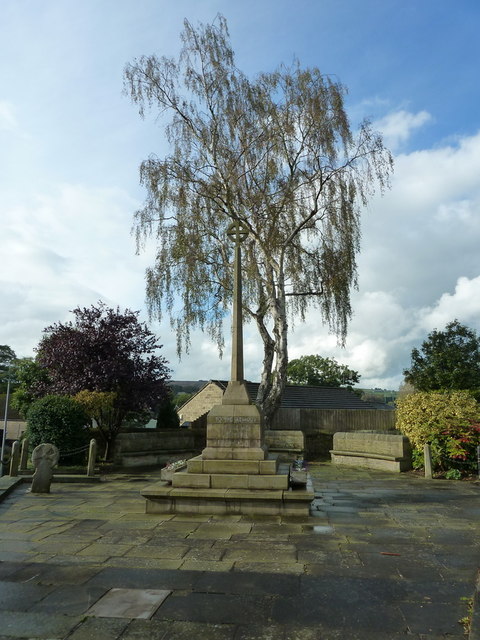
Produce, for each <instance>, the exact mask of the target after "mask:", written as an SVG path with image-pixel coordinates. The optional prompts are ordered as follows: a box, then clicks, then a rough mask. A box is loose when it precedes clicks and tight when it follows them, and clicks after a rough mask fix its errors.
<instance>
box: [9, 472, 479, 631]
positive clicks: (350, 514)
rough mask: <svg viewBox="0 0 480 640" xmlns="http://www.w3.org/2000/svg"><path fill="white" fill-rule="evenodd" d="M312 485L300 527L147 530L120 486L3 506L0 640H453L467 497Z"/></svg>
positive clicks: (464, 587) (453, 487)
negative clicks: (312, 493) (311, 499)
mask: <svg viewBox="0 0 480 640" xmlns="http://www.w3.org/2000/svg"><path fill="white" fill-rule="evenodd" d="M311 473H312V479H313V483H314V488H315V495H316V498H315V501H314V503H313V505H312V512H311V516H310V517H307V518H280V517H262V518H247V517H241V516H228V517H210V516H199V515H197V516H186V515H183V516H181V515H173V514H165V515H163V514H162V515H160V514H158V515H150V514H145V513H144V502H143V499H142V498H141V497H140V495H139V488H141V485H140V483H139V482H137V480H138V478H135V482H132V478H128V477H122V476H118V477H115V478H110V479H107V481H105V482H103V483H100V484H96V485H91V486H85V485H83V486H82V485H68V486H67V485H57V484H54V485H52V493H51V494H49V495H46V496H35V495H32V494H29V493H27V492H26V487H25V486H23V487H22V486H21V487H18V488H17V489H15V490H14V491H13V493H11V494H10V495H9V496H8V497H7V498H6V499H5V500H4V501H3V502H2V503H0V620H1V627H0V640H2V638H17V639H18V638H41V639H44V640H47V639H50V640H53V639H59V640H60V639H62V640H64V639H65V640H67V639H68V640H86V639H87V638H88V639H90V638H95V640H110V639H112V640H117V639H121V640H137V639H138V640H148V639H149V638H152V639H153V638H155V639H164V640H175V639H177V640H181V639H183V638H185V639H186V638H188V639H189V640H196V639H197V638H198V639H203V638H208V639H209V640H248V639H252V640H253V639H254V638H255V639H256V640H262V639H264V640H267V639H269V640H273V639H275V640H296V639H301V640H309V639H316V640H335V639H348V640H350V639H352V640H355V639H357V640H396V639H397V638H417V640H434V639H437V638H459V639H460V638H465V636H464V633H463V627H462V625H461V624H460V623H459V620H461V619H462V618H465V616H466V615H467V612H468V601H467V600H466V599H468V598H469V597H471V596H472V594H473V591H474V584H475V577H476V572H477V567H478V564H479V550H480V536H479V535H478V533H479V508H478V506H479V503H478V493H479V486H478V485H476V484H474V483H463V482H446V481H443V482H442V481H424V480H423V479H421V478H418V477H415V476H412V475H409V474H402V475H391V474H387V473H384V472H374V471H366V470H361V469H358V470H357V469H347V470H345V469H340V468H335V467H333V466H331V465H330V464H326V463H325V464H323V463H322V464H314V465H312V468H311ZM141 479H142V480H143V482H145V484H146V483H148V482H150V481H156V480H157V479H158V477H156V476H155V475H154V474H153V475H150V476H145V477H143V478H141ZM112 590H115V591H112ZM126 590H130V591H126ZM122 597H123V598H124V599H125V598H127V599H128V598H130V599H132V600H134V601H135V603H136V605H135V607H136V608H135V612H136V613H132V611H133V610H134V609H133V608H130V609H128V608H127V609H128V610H129V611H130V613H128V614H126V613H122V611H124V610H127V609H123V610H122V609H121V607H120V608H118V606H119V605H118V602H120V604H121V605H122V606H123V605H125V603H124V602H123V603H122ZM156 597H158V606H157V604H156V603H157V601H156V600H155V598H156ZM110 602H117V605H116V606H117V609H115V608H114V605H113V604H112V605H109V603H110ZM152 602H153V603H154V604H153V605H152ZM127 604H128V603H127ZM143 604H144V605H145V608H144V609H142V606H143ZM109 606H111V607H112V608H111V609H109ZM99 612H101V613H99ZM152 612H153V613H152ZM122 616H127V617H122ZM142 616H145V619H144V618H142ZM474 637H475V638H476V639H477V638H478V636H474V635H472V640H473V638H474Z"/></svg>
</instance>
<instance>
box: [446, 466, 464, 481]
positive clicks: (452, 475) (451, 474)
mask: <svg viewBox="0 0 480 640" xmlns="http://www.w3.org/2000/svg"><path fill="white" fill-rule="evenodd" d="M445 478H446V479H447V480H461V478H462V473H461V471H459V470H458V469H449V470H448V471H447V472H446V474H445Z"/></svg>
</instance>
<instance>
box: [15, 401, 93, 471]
mask: <svg viewBox="0 0 480 640" xmlns="http://www.w3.org/2000/svg"><path fill="white" fill-rule="evenodd" d="M27 426H28V437H29V438H30V445H31V447H33V448H35V447H36V446H37V445H39V444H42V443H43V442H49V443H51V444H54V445H55V446H56V447H58V449H59V451H60V462H61V463H62V464H66V465H68V464H79V463H82V462H84V460H85V457H86V453H85V452H79V453H77V454H74V455H67V456H66V457H64V458H63V459H62V454H69V453H70V452H72V451H75V450H77V449H79V448H81V447H84V446H85V445H87V444H88V442H89V439H90V430H89V418H88V416H87V414H86V413H85V411H84V409H83V408H82V406H81V405H80V404H79V403H78V402H77V401H76V400H74V399H73V398H70V397H68V396H56V395H48V396H44V397H43V398H40V399H38V400H35V402H33V403H32V404H31V406H30V408H29V410H28V413H27Z"/></svg>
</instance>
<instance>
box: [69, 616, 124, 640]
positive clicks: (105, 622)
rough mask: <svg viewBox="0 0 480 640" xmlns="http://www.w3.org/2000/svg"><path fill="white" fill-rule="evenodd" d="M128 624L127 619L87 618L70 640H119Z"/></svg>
mask: <svg viewBox="0 0 480 640" xmlns="http://www.w3.org/2000/svg"><path fill="white" fill-rule="evenodd" d="M128 622H129V621H128V620H127V619H125V618H86V619H84V621H83V622H82V623H81V625H80V626H79V627H78V628H76V629H75V631H74V632H73V633H72V634H71V635H70V636H68V640H117V639H118V638H120V635H121V633H122V631H123V630H124V629H125V628H126V627H127V625H128Z"/></svg>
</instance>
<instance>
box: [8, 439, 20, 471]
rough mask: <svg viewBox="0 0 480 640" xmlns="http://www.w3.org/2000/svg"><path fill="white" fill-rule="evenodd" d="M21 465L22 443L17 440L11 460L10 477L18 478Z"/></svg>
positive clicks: (13, 446)
mask: <svg viewBox="0 0 480 640" xmlns="http://www.w3.org/2000/svg"><path fill="white" fill-rule="evenodd" d="M19 464H20V442H19V441H18V440H15V442H14V443H13V445H12V455H11V458H10V476H11V477H12V478H14V477H16V476H18V465H19Z"/></svg>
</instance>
